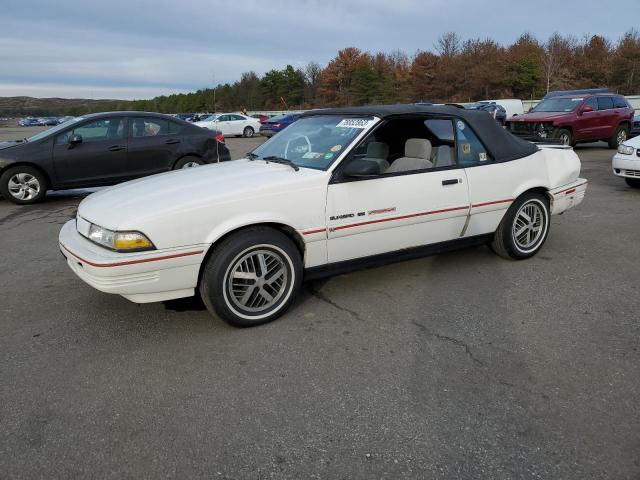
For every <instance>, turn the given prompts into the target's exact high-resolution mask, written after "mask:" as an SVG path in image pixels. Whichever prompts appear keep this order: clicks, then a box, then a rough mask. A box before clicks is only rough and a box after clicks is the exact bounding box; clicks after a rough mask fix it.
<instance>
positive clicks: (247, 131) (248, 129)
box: [242, 127, 255, 138]
mask: <svg viewBox="0 0 640 480" xmlns="http://www.w3.org/2000/svg"><path fill="white" fill-rule="evenodd" d="M254 133H255V130H254V129H253V128H252V127H245V129H244V130H243V131H242V136H243V137H245V138H251V137H253V134H254Z"/></svg>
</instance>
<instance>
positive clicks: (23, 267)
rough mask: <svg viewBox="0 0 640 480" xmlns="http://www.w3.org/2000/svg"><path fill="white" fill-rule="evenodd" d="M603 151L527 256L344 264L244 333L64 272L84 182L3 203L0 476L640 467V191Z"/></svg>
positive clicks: (630, 474)
mask: <svg viewBox="0 0 640 480" xmlns="http://www.w3.org/2000/svg"><path fill="white" fill-rule="evenodd" d="M31 131H34V130H31ZM5 138H6V137H5ZM10 138H13V137H10ZM261 141H262V140H261V139H248V140H247V139H229V140H228V145H229V147H230V149H231V152H232V157H233V158H238V157H240V156H242V154H244V153H245V152H247V151H249V150H251V149H252V148H254V147H255V146H256V145H257V144H259V143H260V142H261ZM603 146H604V144H597V145H588V146H584V147H577V149H576V151H577V152H578V153H579V155H580V157H581V159H582V161H583V169H582V176H583V177H586V178H587V179H589V182H590V183H589V189H588V191H587V196H586V199H585V201H584V203H583V204H582V205H580V206H579V207H577V208H575V209H573V210H571V211H569V212H567V213H566V214H565V215H562V216H559V217H553V220H552V227H551V233H550V236H549V239H548V240H547V243H546V245H545V247H544V248H543V250H542V251H541V252H540V254H539V255H537V256H536V257H534V258H532V259H530V260H526V261H521V262H514V261H507V260H503V259H501V258H499V257H497V256H496V255H494V254H493V253H491V251H490V250H489V249H488V248H486V247H479V248H472V249H467V250H461V251H457V252H453V253H448V254H444V255H440V256H435V257H428V258H423V259H419V260H413V261H408V262H403V263H398V264H394V265H389V266H386V267H382V268H376V269H370V270H366V271H360V272H356V273H351V274H348V275H341V276H338V277H334V278H331V279H328V280H324V281H322V282H314V283H311V284H308V285H306V286H305V288H304V293H303V295H301V297H300V299H299V300H298V301H297V302H296V303H295V304H294V306H293V308H292V309H291V310H290V311H289V312H288V313H287V314H286V315H285V316H283V317H282V318H281V319H279V320H278V321H276V322H274V323H271V324H267V325H264V326H261V327H258V328H253V329H244V330H239V329H235V328H232V327H229V326H227V325H226V324H225V323H223V322H222V321H220V320H219V319H214V318H212V317H210V316H209V314H208V313H207V312H206V311H205V309H204V306H203V305H202V304H201V302H199V301H198V300H196V299H187V300H178V301H171V302H165V303H159V304H146V305H136V304H134V303H131V302H129V301H127V300H125V299H124V298H122V297H119V296H111V295H107V294H103V293H100V292H98V291H96V290H94V289H92V288H91V287H89V286H87V285H86V284H84V283H83V282H82V281H81V280H79V279H78V278H76V277H75V276H74V275H73V273H72V272H71V271H70V270H69V268H68V267H67V266H66V264H65V262H64V259H63V258H62V256H61V255H60V253H59V251H58V246H57V235H58V231H59V230H60V227H61V225H62V224H63V223H64V222H65V221H67V219H69V218H70V217H71V216H72V215H73V213H74V211H75V209H76V207H77V205H78V203H79V202H80V200H82V198H83V197H84V196H86V195H87V193H88V192H89V191H86V190H82V191H71V192H55V193H53V194H51V195H49V197H48V199H47V201H45V202H44V203H40V204H37V205H34V206H30V207H18V206H15V205H12V204H10V203H8V202H6V201H4V200H0V231H1V235H0V246H1V251H2V255H1V256H0V267H1V268H0V288H1V289H2V300H1V306H0V365H1V366H2V368H0V427H1V428H0V432H1V433H0V477H2V478H14V477H15V478H18V477H22V478H36V477H37V478H87V477H89V478H158V477H160V476H167V477H180V478H188V477H206V478H233V479H235V478H252V479H262V478H291V479H299V478H393V479H398V478H447V479H449V478H464V479H469V478H492V479H503V478H504V479H511V478H543V479H550V478H563V479H574V478H575V479H585V478H612V479H613V478H615V479H622V478H639V476H640V455H639V452H640V410H639V409H638V405H640V351H639V340H640V320H639V316H638V308H637V305H638V298H640V261H639V259H640V241H639V237H640V222H639V218H640V216H639V213H638V212H639V207H640V191H637V190H635V191H634V190H632V189H630V188H628V187H627V186H626V185H625V184H624V182H623V181H622V180H620V179H618V178H614V177H613V175H612V174H611V170H610V160H611V157H612V155H613V151H611V150H607V149H604V148H602V147H603ZM381 194H383V192H381Z"/></svg>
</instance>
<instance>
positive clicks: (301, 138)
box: [252, 115, 376, 170]
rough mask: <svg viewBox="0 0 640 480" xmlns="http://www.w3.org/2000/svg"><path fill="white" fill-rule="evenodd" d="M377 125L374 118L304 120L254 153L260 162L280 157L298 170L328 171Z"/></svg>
mask: <svg viewBox="0 0 640 480" xmlns="http://www.w3.org/2000/svg"><path fill="white" fill-rule="evenodd" d="M375 121H376V120H375V119H374V118H373V117H359V118H353V117H343V116H340V115H319V116H314V117H306V118H301V119H300V120H297V121H296V122H294V123H292V124H291V125H290V126H289V127H287V128H286V129H285V130H283V131H282V132H280V133H279V134H278V135H276V136H274V137H272V138H271V139H270V140H268V141H267V142H265V143H263V144H262V145H260V146H259V147H258V148H256V149H255V150H254V151H253V152H252V153H253V154H255V155H257V156H258V157H259V158H265V157H267V158H268V157H279V158H284V159H287V160H290V161H292V162H293V163H295V164H296V165H298V166H299V167H307V168H314V169H317V170H326V169H327V168H329V166H330V165H331V164H332V163H333V162H334V161H335V160H336V158H338V157H339V156H340V154H341V153H342V152H344V151H345V150H346V149H347V148H348V147H349V145H350V144H351V143H352V142H353V140H354V139H355V138H356V137H357V136H358V135H359V134H360V133H362V131H363V130H364V129H367V128H369V127H370V126H372V125H373V124H374V123H375Z"/></svg>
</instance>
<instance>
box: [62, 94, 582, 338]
mask: <svg viewBox="0 0 640 480" xmlns="http://www.w3.org/2000/svg"><path fill="white" fill-rule="evenodd" d="M579 173H580V160H579V158H578V156H577V155H576V153H575V152H574V151H573V150H572V149H570V148H565V147H559V146H557V147H556V148H539V147H538V146H536V145H534V144H532V143H530V142H527V141H524V140H522V139H519V138H516V137H514V136H513V135H511V134H510V133H509V132H508V131H507V130H505V129H504V128H502V127H500V126H499V125H498V124H497V123H496V122H495V121H494V120H493V119H492V118H491V117H490V116H489V115H487V114H486V113H484V112H478V111H473V110H464V109H459V108H453V107H447V106H431V107H430V106H422V105H392V106H382V107H375V106H369V107H357V108H343V109H327V110H315V111H310V112H307V113H305V114H304V115H302V117H301V118H300V119H299V120H298V121H296V122H295V123H293V124H292V125H291V126H290V127H288V128H287V129H285V130H284V131H283V132H282V133H280V134H279V135H276V136H274V137H273V138H271V139H270V140H268V141H266V142H265V143H263V144H262V145H261V146H259V147H258V148H257V149H255V150H254V151H253V152H252V153H250V154H249V155H248V158H246V159H243V160H237V161H234V162H227V163H223V164H218V165H211V166H207V167H203V168H200V169H197V170H194V171H180V172H172V173H170V174H167V175H158V176H154V177H150V178H147V179H142V180H138V181H136V182H129V183H124V184H121V185H118V186H116V187H113V188H110V189H106V190H103V191H101V192H99V193H97V194H93V195H91V196H89V197H87V198H86V199H84V200H83V201H82V203H81V204H80V206H79V209H78V213H77V216H76V218H75V219H73V220H70V221H69V222H68V223H66V224H65V225H64V227H63V228H62V230H61V232H60V235H59V245H60V250H61V251H62V253H63V255H64V256H65V257H66V259H67V263H68V265H69V267H70V268H71V269H72V270H73V271H74V272H75V273H76V274H77V275H78V276H79V277H80V278H81V279H82V280H84V281H85V282H87V283H88V284H89V285H91V286H93V287H94V288H96V289H98V290H101V291H103V292H108V293H115V294H120V295H123V296H124V297H126V298H128V299H129V300H132V301H134V302H138V303H145V302H157V301H164V300H168V299H173V298H179V297H188V296H192V295H195V294H196V292H198V293H199V295H200V296H201V297H202V299H203V301H204V303H205V305H206V306H207V308H208V309H209V311H210V312H211V313H212V314H215V315H218V316H219V317H221V318H223V319H225V320H226V321H227V322H229V323H230V324H232V325H237V326H252V325H258V324H260V323H264V322H268V321H270V320H273V319H275V318H276V317H278V316H279V315H281V314H282V313H283V312H284V311H285V309H286V308H287V307H288V306H289V305H290V304H291V302H292V300H293V298H294V297H295V295H296V293H297V292H298V291H299V290H300V286H301V282H302V280H303V279H311V278H317V277H318V276H322V275H330V274H336V273H340V272H344V271H347V270H349V269H353V268H362V267H364V266H371V265H376V264H380V263H383V262H385V261H390V260H391V261H392V260H406V259H408V258H412V257H415V256H420V255H425V254H429V253H436V252H441V251H444V250H449V249H452V248H456V247H463V246H469V245H478V244H490V245H491V248H492V249H493V250H494V251H495V252H496V253H497V254H499V255H501V256H503V257H506V258H510V259H525V258H528V257H531V256H532V255H535V254H536V253H537V252H538V251H540V249H541V248H542V246H543V244H544V242H545V239H546V238H547V235H548V234H549V228H550V225H551V222H550V216H551V215H553V214H559V213H562V212H564V211H565V210H567V209H569V208H571V207H573V206H575V205H577V204H579V203H580V202H581V201H582V199H583V197H584V195H585V191H586V187H587V182H586V180H584V179H582V178H579Z"/></svg>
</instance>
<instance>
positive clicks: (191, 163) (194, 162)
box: [173, 156, 204, 170]
mask: <svg viewBox="0 0 640 480" xmlns="http://www.w3.org/2000/svg"><path fill="white" fill-rule="evenodd" d="M200 165H204V162H203V161H202V159H201V158H198V157H193V156H187V157H182V158H181V159H180V160H178V161H177V162H176V164H175V165H174V166H173V169H174V170H180V169H182V168H193V167H198V166H200Z"/></svg>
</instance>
